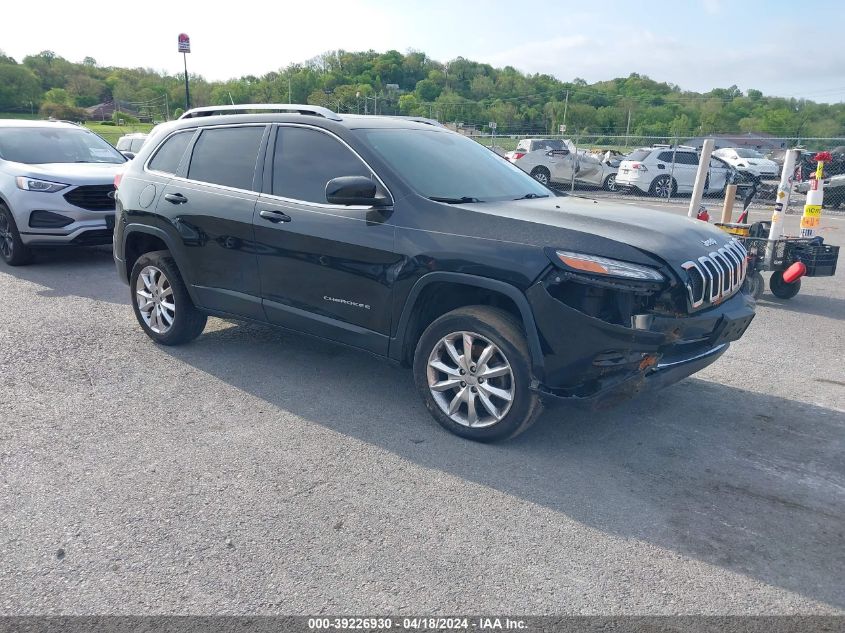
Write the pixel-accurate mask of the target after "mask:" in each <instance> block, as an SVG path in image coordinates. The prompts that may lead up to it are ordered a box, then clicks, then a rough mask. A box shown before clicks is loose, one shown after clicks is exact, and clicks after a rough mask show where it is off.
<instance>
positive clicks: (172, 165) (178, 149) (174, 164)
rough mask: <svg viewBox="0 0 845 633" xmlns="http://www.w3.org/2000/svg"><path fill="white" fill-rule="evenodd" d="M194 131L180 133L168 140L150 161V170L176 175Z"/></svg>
mask: <svg viewBox="0 0 845 633" xmlns="http://www.w3.org/2000/svg"><path fill="white" fill-rule="evenodd" d="M193 135H194V131H193V130H190V131H188V132H179V133H178V134H174V135H173V136H171V137H170V138H168V139H167V140H166V141H165V142H164V144H163V145H162V146H161V147H159V148H158V151H157V152H156V154H155V156H153V159H152V160H151V161H150V169H154V170H156V171H163V172H165V173H167V174H175V173H176V169H178V167H179V162H180V161H181V160H182V154H184V153H185V148H186V147H188V143H189V142H190V140H191V137H192V136H193Z"/></svg>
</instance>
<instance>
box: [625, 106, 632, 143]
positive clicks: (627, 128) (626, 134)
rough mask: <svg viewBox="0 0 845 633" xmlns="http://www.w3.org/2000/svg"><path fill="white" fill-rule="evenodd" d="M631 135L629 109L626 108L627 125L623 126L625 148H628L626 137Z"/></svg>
mask: <svg viewBox="0 0 845 633" xmlns="http://www.w3.org/2000/svg"><path fill="white" fill-rule="evenodd" d="M630 133H631V108H628V125H627V126H625V147H628V135H629V134H630Z"/></svg>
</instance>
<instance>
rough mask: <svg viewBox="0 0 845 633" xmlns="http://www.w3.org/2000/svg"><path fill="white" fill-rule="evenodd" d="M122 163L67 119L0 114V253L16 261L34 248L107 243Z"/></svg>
mask: <svg viewBox="0 0 845 633" xmlns="http://www.w3.org/2000/svg"><path fill="white" fill-rule="evenodd" d="M125 163H126V158H124V157H123V155H122V154H121V153H120V152H118V151H117V150H116V149H114V148H113V147H112V146H111V145H109V144H108V143H107V142H106V141H105V140H103V139H102V138H100V137H99V136H97V135H96V134H94V133H93V132H91V131H90V130H87V129H86V128H84V127H81V126H79V125H76V124H74V123H66V122H63V121H21V120H13V119H0V258H2V259H3V260H4V261H5V262H6V263H7V264H9V265H12V266H18V265H21V264H25V263H27V262H29V260H30V258H31V254H32V247H34V246H59V245H81V246H88V245H95V244H110V243H111V240H112V233H113V230H114V209H115V204H114V177H115V175H116V174H117V173H118V172H119V171H120V170H121V169H122V168H123V165H124V164H125Z"/></svg>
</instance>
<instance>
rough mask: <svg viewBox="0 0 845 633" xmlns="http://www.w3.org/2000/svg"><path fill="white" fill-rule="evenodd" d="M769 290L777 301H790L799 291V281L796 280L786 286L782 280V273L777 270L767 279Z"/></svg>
mask: <svg viewBox="0 0 845 633" xmlns="http://www.w3.org/2000/svg"><path fill="white" fill-rule="evenodd" d="M769 290H771V291H772V294H773V295H774V296H776V297H777V298H778V299H792V297H794V296H795V295H797V294H798V291H799V290H801V280H800V279H797V280H796V281H793V282H792V283H791V284H788V283H786V282H785V281H784V280H783V272H781V271H779V270H778V271H775V272H773V273H772V276H771V277H770V278H769Z"/></svg>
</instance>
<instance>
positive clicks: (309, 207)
mask: <svg viewBox="0 0 845 633" xmlns="http://www.w3.org/2000/svg"><path fill="white" fill-rule="evenodd" d="M258 108H261V110H263V111H260V110H258ZM226 110H227V108H200V109H197V110H193V111H189V112H188V113H186V114H185V115H184V116H183V118H182V119H181V120H179V121H176V122H173V123H168V124H164V125H161V126H159V127H158V128H157V129H156V130H154V132H153V133H152V134H151V136H150V138H149V139H148V141H147V143H145V145H144V147H143V149H141V151H140V153H139V154H138V156H137V157H136V158H135V160H133V161H132V162H131V163H129V164H128V167H127V169H126V171H125V172H124V174H123V176H122V180H121V181H120V182H119V183H118V194H117V213H118V215H117V224H116V229H115V233H114V256H115V260H116V263H117V269H118V271H119V274H120V276H121V277H122V278H123V280H124V281H126V282H128V283H129V286H130V293H131V297H132V305H133V308H134V310H135V315H136V316H137V318H138V321H139V323H140V324H141V327H142V328H143V329H144V331H145V332H146V333H147V334H148V335H149V336H150V338H152V339H153V340H154V341H156V342H158V343H161V344H164V345H176V344H179V343H185V342H187V341H190V340H191V339H193V338H195V337H197V336H198V335H199V334H200V333H201V332H202V330H203V327H204V325H205V322H206V315H209V314H212V315H218V316H222V317H232V318H238V319H251V320H254V321H261V322H266V323H271V324H273V325H277V326H280V327H283V328H287V329H290V330H295V331H298V332H302V333H306V334H310V335H315V336H318V337H322V338H326V339H330V340H333V341H337V342H340V343H344V344H347V345H351V346H353V347H357V348H360V349H363V350H367V351H369V352H372V353H375V354H378V355H381V356H385V357H387V358H389V359H392V360H394V361H397V362H399V363H401V364H403V365H405V366H411V367H413V371H414V379H415V382H416V385H417V387H418V389H419V392H420V395H421V396H422V398H423V400H424V401H425V404H426V406H427V407H428V409H429V410H430V411H431V413H432V415H433V416H434V417H435V418H436V419H437V421H438V422H439V423H440V424H442V425H443V426H444V427H446V428H447V429H449V430H450V431H453V432H454V433H457V434H458V435H462V436H464V437H468V438H472V439H476V440H494V439H499V438H504V437H509V436H513V435H515V434H516V433H518V432H519V431H521V430H523V429H525V428H526V427H527V426H528V425H529V424H530V423H531V422H532V421H533V419H534V418H535V417H536V415H537V413H538V412H539V409H540V401H541V396H544V395H545V396H552V397H558V398H569V399H573V400H594V401H607V400H608V399H613V400H615V399H617V398H619V397H620V396H628V395H633V394H635V393H636V392H639V391H641V390H643V389H646V388H650V387H657V386H665V385H667V384H670V383H673V382H675V381H677V380H680V379H681V378H683V377H685V376H688V375H690V374H692V373H693V372H696V371H698V370H699V369H701V368H703V367H705V366H706V365H709V364H710V363H712V362H713V361H715V360H716V359H717V358H718V357H719V356H720V355H721V354H722V353H724V351H725V350H726V349H727V347H728V344H729V343H730V342H731V341H733V340H735V339H737V338H739V337H740V336H741V335H742V334H743V332H744V331H745V329H746V328H747V327H748V325H749V323H750V322H751V319H752V318H753V317H754V311H753V303H752V302H751V300H750V299H749V298H748V296H747V295H746V294H745V293H743V292H742V291H741V288H742V285H743V280H744V278H745V274H746V253H745V251H744V249H743V247H742V245H741V244H739V243H738V242H736V241H735V240H733V239H730V237H729V236H727V235H726V234H724V233H722V232H721V231H719V230H718V229H715V228H713V227H711V226H709V225H707V224H706V223H703V222H699V221H696V220H689V219H687V218H682V217H677V216H674V215H670V214H668V213H663V212H659V211H649V210H643V209H637V208H635V207H631V206H619V205H613V204H610V203H607V202H597V201H594V200H587V199H581V198H576V197H559V196H556V195H554V194H553V193H552V192H551V191H550V190H549V189H546V188H545V187H543V186H542V185H540V184H539V183H537V182H536V181H535V180H534V179H533V178H531V177H530V176H528V175H527V174H525V173H523V172H522V171H521V170H520V169H519V168H518V167H514V166H513V165H511V164H510V163H509V162H508V161H506V160H503V159H502V158H500V157H499V156H497V155H496V154H494V153H493V152H490V151H489V150H487V149H486V148H484V147H482V146H481V145H479V144H477V143H476V142H475V141H472V140H470V139H468V138H465V137H463V136H461V135H460V134H456V133H453V132H450V131H448V130H446V129H444V128H443V127H440V126H439V125H437V124H436V123H434V122H430V121H425V120H411V119H403V118H399V117H377V116H349V115H343V116H339V115H337V114H335V113H333V112H331V111H329V110H326V109H323V108H318V107H314V106H296V105H286V106H266V105H265V106H254V107H250V106H237V107H233V108H228V110H229V111H230V112H234V114H233V113H227V112H226Z"/></svg>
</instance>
